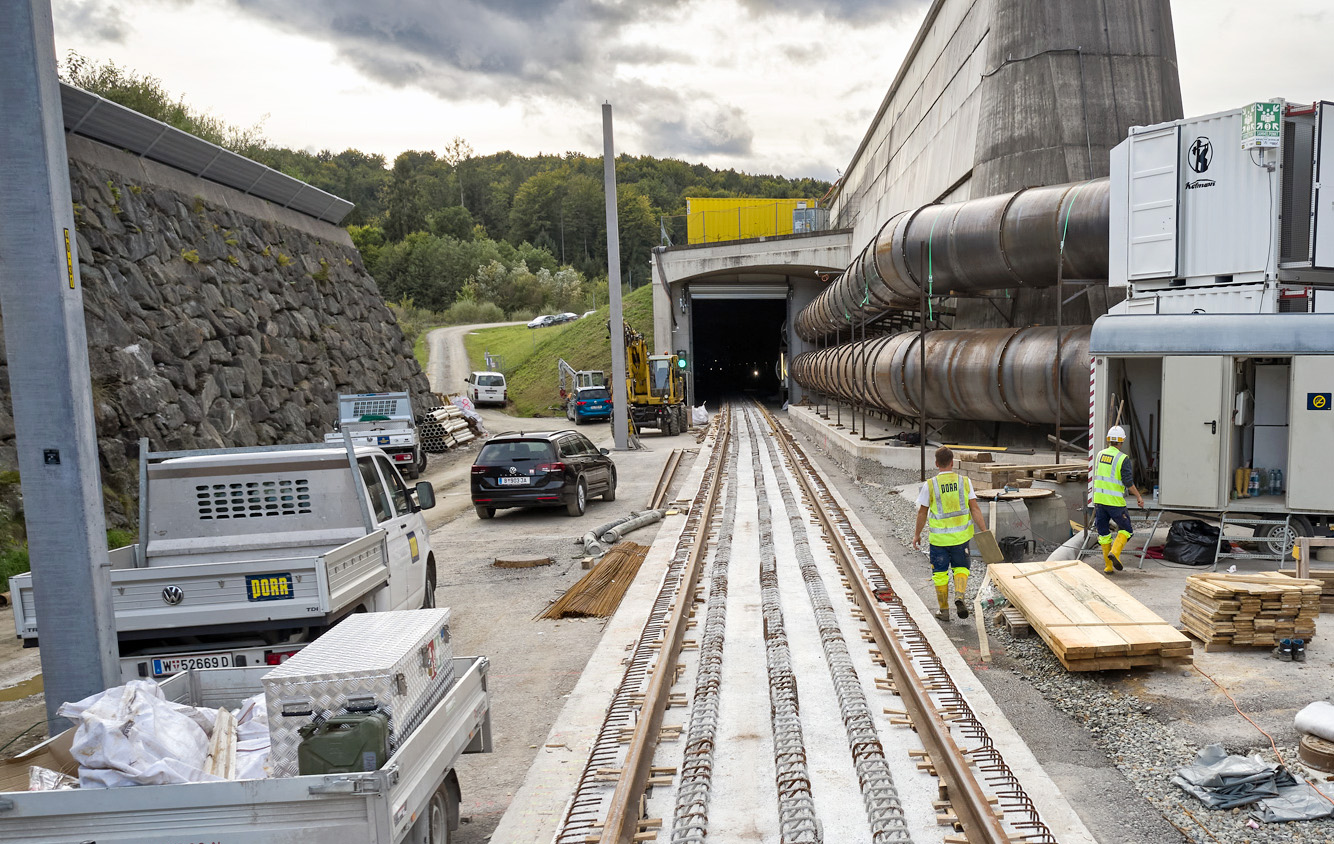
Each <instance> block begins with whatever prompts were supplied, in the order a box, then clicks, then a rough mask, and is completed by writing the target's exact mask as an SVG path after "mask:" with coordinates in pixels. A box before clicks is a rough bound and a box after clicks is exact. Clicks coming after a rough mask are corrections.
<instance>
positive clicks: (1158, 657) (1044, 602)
mask: <svg viewBox="0 0 1334 844" xmlns="http://www.w3.org/2000/svg"><path fill="white" fill-rule="evenodd" d="M988 570H989V571H990V572H991V579H992V581H993V582H994V583H995V584H996V587H997V588H998V589H999V590H1000V591H1001V594H1003V595H1004V596H1005V597H1006V598H1007V599H1008V600H1009V601H1010V603H1011V604H1013V605H1014V606H1015V607H1016V608H1017V609H1019V610H1020V611H1021V612H1022V613H1023V614H1024V617H1025V618H1027V619H1028V623H1029V624H1030V625H1031V626H1032V627H1033V629H1034V630H1036V631H1037V632H1038V635H1039V636H1041V637H1042V640H1043V641H1044V642H1046V643H1047V645H1048V647H1050V648H1051V649H1052V652H1053V653H1054V654H1056V657H1057V659H1059V660H1060V661H1061V664H1062V665H1064V666H1065V667H1066V668H1068V669H1070V670H1072V671H1096V670H1102V669H1108V668H1131V667H1135V666H1140V665H1149V666H1153V665H1161V664H1163V663H1164V662H1165V661H1171V662H1179V661H1183V660H1185V661H1188V660H1189V659H1190V657H1191V653H1192V651H1191V641H1190V639H1188V638H1187V637H1186V636H1185V635H1184V634H1182V633H1181V632H1180V631H1179V630H1177V629H1176V628H1175V627H1173V626H1172V625H1171V624H1170V623H1168V622H1167V621H1164V620H1163V619H1162V618H1161V617H1160V616H1158V615H1157V614H1156V613H1155V612H1153V611H1152V610H1150V609H1149V608H1148V607H1146V606H1144V605H1143V604H1141V603H1140V602H1139V601H1137V600H1135V598H1133V597H1131V595H1130V594H1129V593H1128V592H1126V591H1125V590H1124V589H1122V588H1121V587H1119V586H1117V585H1116V584H1115V583H1113V582H1112V581H1111V580H1110V579H1109V578H1107V577H1104V576H1103V575H1102V574H1101V573H1099V572H1096V571H1094V570H1093V569H1092V568H1090V567H1089V566H1087V565H1084V564H1083V563H1073V564H1065V565H1060V564H1053V563H1049V562H1037V563H1002V564H998V565H993V566H989V567H988Z"/></svg>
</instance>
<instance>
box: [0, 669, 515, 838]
mask: <svg viewBox="0 0 1334 844" xmlns="http://www.w3.org/2000/svg"><path fill="white" fill-rule="evenodd" d="M454 665H455V674H456V676H457V677H458V678H459V679H458V680H457V681H456V682H455V683H454V686H453V687H452V688H451V689H450V691H449V692H448V693H447V694H446V695H445V697H444V698H443V699H442V700H441V701H440V703H438V704H436V706H435V708H433V709H432V710H431V712H430V714H429V715H428V716H427V717H426V720H425V721H424V722H423V723H422V725H421V726H420V727H418V728H417V729H416V730H415V731H413V733H412V735H410V736H409V737H408V739H407V740H406V741H405V742H404V743H403V746H402V747H400V748H399V749H398V751H397V752H396V753H395V754H394V755H393V756H392V757H390V759H389V761H388V763H387V764H386V765H385V767H384V769H383V770H380V771H376V772H374V773H368V774H345V775H332V776H307V777H289V778H286V779H266V780H245V781H240V782H218V783H189V784H184V785H158V786H139V787H130V788H113V789H87V790H83V789H75V790H73V791H47V792H22V791H19V792H7V793H3V794H0V841H16V842H17V841H22V842H25V844H83V842H89V841H96V842H97V844H182V842H199V841H204V842H215V843H216V844H367V842H375V843H376V844H393V842H398V841H401V840H402V839H403V837H404V836H405V835H406V834H407V832H408V829H409V828H410V827H411V825H412V823H413V821H414V820H415V818H416V817H417V816H418V815H419V814H420V813H421V811H422V809H423V808H424V807H425V805H426V802H427V801H428V800H429V799H430V796H431V793H432V792H434V790H435V787H436V785H437V784H438V783H439V781H440V778H441V777H442V776H443V775H444V773H445V772H447V771H449V770H450V769H451V768H453V767H454V764H455V763H456V762H457V761H458V758H459V755H460V754H462V753H464V752H485V751H489V750H490V708H489V702H488V698H487V690H486V674H487V669H488V664H487V660H486V658H485V657H468V658H461V659H455V660H454ZM217 670H219V671H229V670H235V669H217ZM242 670H244V669H242Z"/></svg>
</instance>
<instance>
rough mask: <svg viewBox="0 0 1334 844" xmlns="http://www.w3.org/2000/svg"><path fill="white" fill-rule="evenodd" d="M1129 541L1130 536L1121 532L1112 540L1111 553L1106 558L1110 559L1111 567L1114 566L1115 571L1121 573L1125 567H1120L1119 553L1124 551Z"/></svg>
mask: <svg viewBox="0 0 1334 844" xmlns="http://www.w3.org/2000/svg"><path fill="white" fill-rule="evenodd" d="M1129 541H1130V534H1128V533H1126V532H1125V531H1121V532H1120V533H1118V534H1117V535H1116V539H1113V540H1112V551H1111V553H1110V554H1108V555H1107V556H1108V557H1109V558H1111V561H1112V565H1114V566H1116V570H1117V571H1121V570H1122V569H1124V568H1125V566H1123V565H1121V552H1122V551H1123V550H1124V549H1125V547H1126V543H1127V542H1129Z"/></svg>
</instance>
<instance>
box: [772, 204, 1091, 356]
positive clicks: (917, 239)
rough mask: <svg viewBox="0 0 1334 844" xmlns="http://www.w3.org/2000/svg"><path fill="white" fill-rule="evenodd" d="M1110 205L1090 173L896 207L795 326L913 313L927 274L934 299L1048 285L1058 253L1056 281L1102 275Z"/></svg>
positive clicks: (826, 329) (806, 329) (820, 327)
mask: <svg viewBox="0 0 1334 844" xmlns="http://www.w3.org/2000/svg"><path fill="white" fill-rule="evenodd" d="M1109 207H1110V206H1109V188H1108V180H1107V179H1093V180H1091V181H1087V182H1072V183H1069V184H1063V185H1048V186H1045V187H1039V188H1025V189H1023V190H1019V191H1015V192H1014V193H1008V194H1000V195H997V196H987V197H982V198H979V199H970V200H965V201H963V202H952V203H949V204H946V205H926V206H922V207H920V208H915V209H910V210H907V211H901V212H899V213H898V214H895V215H894V216H893V217H891V218H889V221H888V222H886V223H885V224H884V226H882V227H881V229H880V231H879V233H878V234H876V236H875V237H874V238H872V239H871V242H870V243H868V244H867V245H866V247H865V248H863V249H862V251H861V253H860V254H859V255H858V256H857V258H856V259H854V260H853V262H852V263H851V264H850V265H848V268H847V269H846V270H845V271H844V273H843V275H842V276H840V277H839V279H838V280H837V281H835V282H833V283H832V284H830V285H829V287H827V288H826V289H825V290H824V291H823V292H821V293H820V295H819V296H817V297H816V298H815V300H814V301H813V302H812V303H811V304H810V305H808V306H807V307H806V308H804V309H803V310H802V312H801V313H800V314H798V315H797V318H796V321H795V326H796V329H797V333H798V334H799V335H800V336H801V337H802V338H803V339H804V340H807V341H808V342H817V341H818V340H819V339H820V337H821V336H822V335H825V334H828V333H830V332H832V331H836V330H838V329H840V328H842V327H843V325H845V324H846V323H847V322H848V320H849V319H850V316H851V315H852V314H854V313H857V312H858V310H860V311H861V313H862V315H863V316H862V318H863V319H874V318H875V317H876V316H878V315H879V314H882V313H885V312H887V311H890V310H894V309H902V310H916V309H917V308H918V307H919V302H920V298H921V296H922V292H923V288H924V287H926V286H927V284H928V282H927V279H928V275H929V276H930V279H931V281H930V288H931V290H930V292H931V293H932V294H933V295H937V296H940V295H952V296H968V295H973V294H979V293H982V292H985V291H987V290H999V289H1003V288H1021V287H1022V288H1039V287H1052V286H1055V285H1056V283H1057V280H1058V279H1057V258H1058V256H1059V257H1060V258H1061V274H1062V275H1063V276H1064V277H1065V278H1068V279H1103V278H1107V250H1108V220H1109ZM1063 241H1064V244H1065V248H1064V251H1062V249H1061V244H1062V242H1063Z"/></svg>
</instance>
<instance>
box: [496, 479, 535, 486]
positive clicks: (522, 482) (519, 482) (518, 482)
mask: <svg viewBox="0 0 1334 844" xmlns="http://www.w3.org/2000/svg"><path fill="white" fill-rule="evenodd" d="M500 485H501V486H528V478H526V477H518V478H501V479H500Z"/></svg>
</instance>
